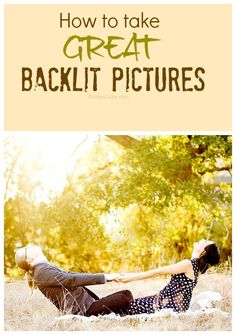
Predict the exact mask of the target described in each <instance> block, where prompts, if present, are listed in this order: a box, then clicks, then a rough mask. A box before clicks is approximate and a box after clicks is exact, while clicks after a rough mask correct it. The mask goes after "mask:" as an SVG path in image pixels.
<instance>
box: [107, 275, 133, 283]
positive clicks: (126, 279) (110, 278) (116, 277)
mask: <svg viewBox="0 0 236 335" xmlns="http://www.w3.org/2000/svg"><path fill="white" fill-rule="evenodd" d="M129 275H131V274H129V273H109V274H106V280H107V281H108V282H110V281H114V282H116V283H128V282H129V281H130V280H132V279H131V278H129V277H131V276H129Z"/></svg>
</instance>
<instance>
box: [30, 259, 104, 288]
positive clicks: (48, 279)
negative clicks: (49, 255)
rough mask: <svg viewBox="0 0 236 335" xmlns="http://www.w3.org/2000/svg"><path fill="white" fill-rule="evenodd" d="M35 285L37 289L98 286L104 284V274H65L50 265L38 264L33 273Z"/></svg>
mask: <svg viewBox="0 0 236 335" xmlns="http://www.w3.org/2000/svg"><path fill="white" fill-rule="evenodd" d="M34 277H35V280H36V284H37V286H39V287H53V286H64V287H76V286H85V285H86V286H87V285H98V284H104V283H105V282H106V279H105V275H104V274H102V273H101V274H100V273H97V274H90V273H78V272H66V271H63V270H61V269H59V268H57V267H54V266H51V265H50V264H39V265H38V266H36V268H35V271H34Z"/></svg>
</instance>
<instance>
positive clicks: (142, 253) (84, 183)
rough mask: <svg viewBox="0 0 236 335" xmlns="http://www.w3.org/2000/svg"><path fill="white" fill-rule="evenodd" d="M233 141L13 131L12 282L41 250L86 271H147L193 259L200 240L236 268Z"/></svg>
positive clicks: (7, 225)
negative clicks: (29, 248) (235, 253)
mask: <svg viewBox="0 0 236 335" xmlns="http://www.w3.org/2000/svg"><path fill="white" fill-rule="evenodd" d="M231 200H232V137H231V136H228V135H211V136H209V135H208V136H202V135H170V136H147V135H145V136H144V135H140V136H137V135H98V134H94V133H63V132H61V133H27V134H24V133H23V134H22V133H15V134H6V135H5V192H4V216H5V222H4V232H5V236H4V243H5V246H4V247H5V255H4V257H5V266H4V269H5V276H6V278H20V277H22V276H23V271H21V270H20V269H18V268H16V266H15V261H14V252H15V249H16V248H18V247H21V246H24V245H26V244H27V243H34V244H37V245H41V246H42V248H43V251H44V253H45V254H46V256H47V257H48V259H49V260H50V261H51V262H53V263H55V264H57V265H59V266H61V267H63V268H64V269H65V270H71V271H78V272H116V271H143V270H148V269H151V268H154V267H157V266H160V265H166V264H169V263H172V262H175V261H178V260H180V259H182V258H190V257H191V251H192V245H193V243H194V242H195V241H197V240H199V239H201V238H206V239H210V240H214V241H216V242H217V244H218V245H219V247H220V249H221V254H222V262H221V267H224V268H230V267H231V249H232V206H231Z"/></svg>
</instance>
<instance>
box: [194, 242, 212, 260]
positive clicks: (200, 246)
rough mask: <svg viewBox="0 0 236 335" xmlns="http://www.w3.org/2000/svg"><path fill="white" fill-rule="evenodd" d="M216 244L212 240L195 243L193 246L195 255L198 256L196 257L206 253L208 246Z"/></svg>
mask: <svg viewBox="0 0 236 335" xmlns="http://www.w3.org/2000/svg"><path fill="white" fill-rule="evenodd" d="M213 243H214V242H213V241H210V240H205V239H202V240H200V241H198V242H195V243H194V244H193V253H194V254H195V255H196V256H200V254H201V253H202V252H203V251H204V249H205V248H206V246H208V245H209V244H213Z"/></svg>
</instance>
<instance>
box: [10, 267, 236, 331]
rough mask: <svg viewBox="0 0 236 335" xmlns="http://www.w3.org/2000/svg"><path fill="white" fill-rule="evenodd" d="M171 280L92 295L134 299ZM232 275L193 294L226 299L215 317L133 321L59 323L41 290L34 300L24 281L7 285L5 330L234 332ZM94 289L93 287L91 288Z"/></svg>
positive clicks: (203, 283) (204, 279)
mask: <svg viewBox="0 0 236 335" xmlns="http://www.w3.org/2000/svg"><path fill="white" fill-rule="evenodd" d="M167 281H168V279H163V278H160V279H157V280H146V281H138V282H133V283H128V284H118V283H109V284H105V285H96V286H93V288H92V289H93V291H94V292H95V293H96V294H97V295H98V296H100V297H102V296H105V295H108V294H111V293H113V292H115V291H119V290H123V289H130V290H131V292H132V293H133V295H134V297H135V298H136V297H140V296H145V295H150V294H154V293H156V292H158V291H160V289H162V288H163V287H164V285H165V284H166V283H167ZM231 285H232V282H231V275H230V274H229V273H226V274H223V273H212V274H205V275H202V276H201V277H200V278H199V283H198V285H197V286H196V288H195V289H194V291H193V298H194V295H196V294H198V293H200V292H203V291H209V290H210V291H217V292H219V293H220V294H221V296H222V297H223V299H222V301H221V302H219V305H217V307H218V308H219V309H220V310H221V311H224V312H226V313H228V314H227V315H225V314H224V313H221V311H219V310H216V311H214V313H209V314H206V313H199V314H194V315H193V314H191V315H188V314H186V313H185V314H180V315H178V316H173V315H172V314H170V313H164V314H161V315H151V317H150V318H148V317H145V315H144V316H141V317H140V316H139V317H136V316H132V317H123V318H120V317H117V318H114V317H110V316H108V317H105V316H102V317H90V318H85V317H77V318H75V319H71V320H60V319H59V320H58V319H56V317H58V316H60V315H61V314H60V312H59V311H58V310H57V309H56V307H54V306H53V305H52V304H51V303H50V302H49V301H48V300H47V299H46V298H45V297H44V296H43V295H42V294H41V292H39V290H36V291H35V292H34V294H33V295H32V296H31V291H30V289H29V288H28V286H27V284H26V282H25V281H13V282H6V283H5V299H4V301H5V313H4V319H5V330H6V331H12V330H17V331H25V330H38V331H42V330H53V331H60V330H87V331H90V330H98V331H104V330H179V331H181V330H199V331H202V330H218V331H224V330H231V310H232V301H231V298H232V293H231ZM90 288H91V287H90Z"/></svg>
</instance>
